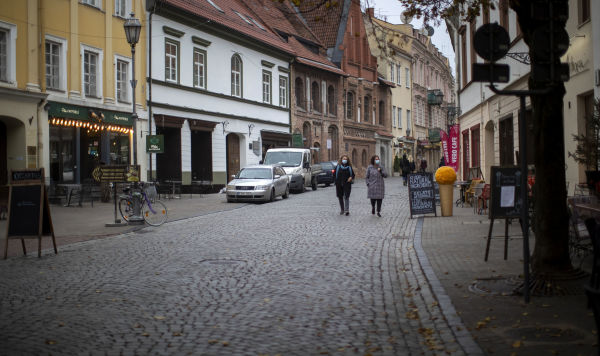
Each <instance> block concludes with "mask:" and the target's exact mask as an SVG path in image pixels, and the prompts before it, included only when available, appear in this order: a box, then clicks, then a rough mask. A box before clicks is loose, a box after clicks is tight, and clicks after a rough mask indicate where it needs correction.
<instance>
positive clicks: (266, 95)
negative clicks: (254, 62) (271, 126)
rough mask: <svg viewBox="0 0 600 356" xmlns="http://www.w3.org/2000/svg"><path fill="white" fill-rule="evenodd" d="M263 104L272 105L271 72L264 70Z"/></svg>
mask: <svg viewBox="0 0 600 356" xmlns="http://www.w3.org/2000/svg"><path fill="white" fill-rule="evenodd" d="M262 90H263V103H269V104H270V103H271V72H269V71H267V70H263V73H262Z"/></svg>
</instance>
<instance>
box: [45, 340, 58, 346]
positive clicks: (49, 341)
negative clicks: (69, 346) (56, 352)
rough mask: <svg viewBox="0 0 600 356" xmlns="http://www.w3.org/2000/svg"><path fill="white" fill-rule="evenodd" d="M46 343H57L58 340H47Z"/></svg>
mask: <svg viewBox="0 0 600 356" xmlns="http://www.w3.org/2000/svg"><path fill="white" fill-rule="evenodd" d="M46 344H48V345H56V341H54V340H46Z"/></svg>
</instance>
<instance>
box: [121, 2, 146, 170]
mask: <svg viewBox="0 0 600 356" xmlns="http://www.w3.org/2000/svg"><path fill="white" fill-rule="evenodd" d="M134 16H135V14H134V13H133V12H132V13H131V17H130V18H128V19H127V21H125V23H124V24H123V28H124V29H125V36H126V37H127V42H128V43H129V45H131V78H132V79H131V99H132V100H131V101H132V106H133V111H132V113H131V118H132V119H133V165H134V166H137V136H136V134H135V129H136V125H137V113H136V112H135V87H136V85H137V81H136V80H135V45H136V44H137V43H138V41H139V40H140V31H141V30H142V24H141V23H140V20H138V19H137V18H136V17H134Z"/></svg>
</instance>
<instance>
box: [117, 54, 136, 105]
mask: <svg viewBox="0 0 600 356" xmlns="http://www.w3.org/2000/svg"><path fill="white" fill-rule="evenodd" d="M119 61H121V62H125V63H127V79H126V82H125V87H126V88H127V97H126V98H125V99H123V100H122V99H120V98H119V91H118V84H119V77H118V73H117V72H118V69H119V67H118V63H119ZM114 67H115V100H116V101H117V102H119V103H131V91H132V90H133V89H132V88H131V80H132V79H133V78H132V73H131V70H132V69H131V58H129V57H123V56H119V55H115V59H114Z"/></svg>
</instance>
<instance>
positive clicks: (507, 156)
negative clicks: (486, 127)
mask: <svg viewBox="0 0 600 356" xmlns="http://www.w3.org/2000/svg"><path fill="white" fill-rule="evenodd" d="M499 126H500V127H499V132H498V135H499V137H500V165H501V166H512V165H514V164H515V161H514V152H515V151H514V133H513V132H514V129H513V118H512V115H511V116H509V117H507V118H505V119H503V120H502V121H500V125H499Z"/></svg>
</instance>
